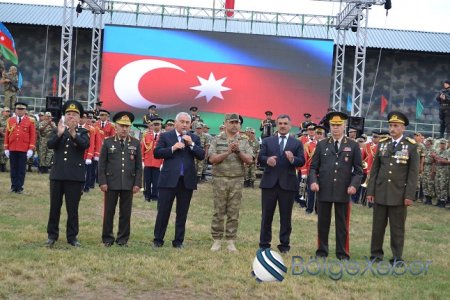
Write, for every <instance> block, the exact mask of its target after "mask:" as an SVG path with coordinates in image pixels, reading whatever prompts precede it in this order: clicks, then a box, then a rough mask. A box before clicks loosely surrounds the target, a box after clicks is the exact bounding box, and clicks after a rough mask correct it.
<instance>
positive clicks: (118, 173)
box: [98, 111, 142, 247]
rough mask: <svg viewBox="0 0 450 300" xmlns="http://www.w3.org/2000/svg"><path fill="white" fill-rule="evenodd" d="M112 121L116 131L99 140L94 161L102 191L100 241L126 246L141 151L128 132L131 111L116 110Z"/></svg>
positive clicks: (139, 182)
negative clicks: (116, 228)
mask: <svg viewBox="0 0 450 300" xmlns="http://www.w3.org/2000/svg"><path fill="white" fill-rule="evenodd" d="M113 121H114V122H115V123H116V135H115V136H112V137H110V138H107V139H105V141H104V142H103V146H102V149H101V152H100V159H99V164H98V182H99V185H100V189H101V191H102V192H104V193H105V201H104V202H105V208H104V215H103V232H102V241H103V244H104V245H105V247H111V245H112V244H114V242H116V243H117V244H118V245H119V246H125V247H126V246H127V243H128V239H129V237H130V218H131V207H132V203H133V202H132V201H133V194H136V193H137V192H139V191H140V189H141V186H142V153H141V144H140V142H139V140H137V139H135V138H133V137H131V136H130V128H131V124H132V123H133V121H134V115H133V114H132V113H130V112H126V111H122V112H118V113H117V114H116V115H115V116H114V118H113ZM119 197H120V206H119V231H118V232H117V239H114V234H113V225H114V214H115V212H116V205H117V201H118V199H119Z"/></svg>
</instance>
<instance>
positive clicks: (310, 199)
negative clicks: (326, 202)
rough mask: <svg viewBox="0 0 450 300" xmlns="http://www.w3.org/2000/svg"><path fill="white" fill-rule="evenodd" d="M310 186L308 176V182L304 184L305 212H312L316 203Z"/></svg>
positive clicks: (314, 193)
mask: <svg viewBox="0 0 450 300" xmlns="http://www.w3.org/2000/svg"><path fill="white" fill-rule="evenodd" d="M310 186H311V183H310V182H309V178H308V182H307V184H306V194H307V197H306V212H310V213H312V212H313V211H314V206H315V205H316V192H313V191H311V188H310ZM316 211H317V209H316Z"/></svg>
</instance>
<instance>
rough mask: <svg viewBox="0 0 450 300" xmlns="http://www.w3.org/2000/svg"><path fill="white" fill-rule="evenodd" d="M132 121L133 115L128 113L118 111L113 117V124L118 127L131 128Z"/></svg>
mask: <svg viewBox="0 0 450 300" xmlns="http://www.w3.org/2000/svg"><path fill="white" fill-rule="evenodd" d="M133 121H134V115H133V114H132V113H130V112H129V111H120V112H118V113H117V114H116V115H115V116H114V117H113V122H114V123H117V124H120V125H128V126H131V123H133Z"/></svg>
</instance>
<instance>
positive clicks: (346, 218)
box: [316, 201, 351, 259]
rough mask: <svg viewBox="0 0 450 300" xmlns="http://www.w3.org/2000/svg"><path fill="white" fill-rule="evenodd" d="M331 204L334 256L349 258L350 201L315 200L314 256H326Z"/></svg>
mask: <svg viewBox="0 0 450 300" xmlns="http://www.w3.org/2000/svg"><path fill="white" fill-rule="evenodd" d="M333 204H334V219H335V224H336V257H337V258H338V259H345V258H350V236H349V234H350V210H351V203H350V202H346V203H338V202H334V203H333V202H321V201H318V202H317V213H318V221H317V227H318V228H317V229H318V230H317V231H318V237H317V242H318V245H317V251H316V256H321V257H327V256H328V252H329V250H328V235H329V233H330V224H331V209H332V207H333Z"/></svg>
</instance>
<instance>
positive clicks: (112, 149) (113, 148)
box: [110, 145, 117, 153]
mask: <svg viewBox="0 0 450 300" xmlns="http://www.w3.org/2000/svg"><path fill="white" fill-rule="evenodd" d="M116 149H117V148H116V147H114V145H112V146H111V148H110V150H111V153H114V150H116Z"/></svg>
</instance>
